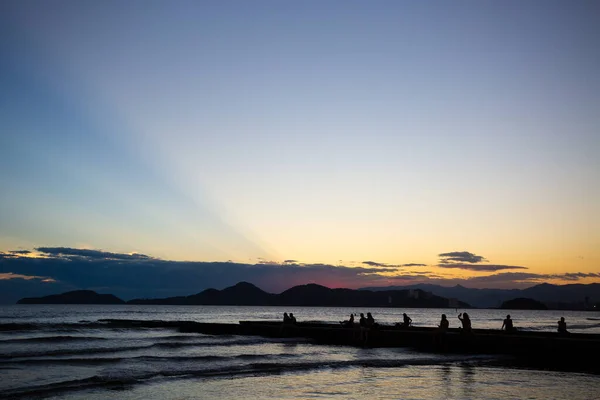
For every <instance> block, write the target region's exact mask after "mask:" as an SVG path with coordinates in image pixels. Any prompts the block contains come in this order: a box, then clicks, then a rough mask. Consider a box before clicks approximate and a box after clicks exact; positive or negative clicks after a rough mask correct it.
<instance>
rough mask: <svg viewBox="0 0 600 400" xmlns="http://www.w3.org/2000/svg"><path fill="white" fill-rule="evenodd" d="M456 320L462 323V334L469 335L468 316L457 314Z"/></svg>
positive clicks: (469, 319)
mask: <svg viewBox="0 0 600 400" xmlns="http://www.w3.org/2000/svg"><path fill="white" fill-rule="evenodd" d="M458 319H459V320H460V322H461V323H462V331H463V332H464V333H471V318H469V314H467V313H460V314H458Z"/></svg>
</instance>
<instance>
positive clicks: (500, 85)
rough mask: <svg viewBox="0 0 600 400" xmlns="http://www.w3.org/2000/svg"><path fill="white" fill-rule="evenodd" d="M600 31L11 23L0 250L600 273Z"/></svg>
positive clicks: (163, 14) (205, 22) (128, 5)
mask: <svg viewBox="0 0 600 400" xmlns="http://www.w3.org/2000/svg"><path fill="white" fill-rule="evenodd" d="M599 15H600V6H599V5H598V4H597V3H596V2H587V1H578V2H564V1H562V2H561V1H544V2H542V1H531V2H521V1H506V2H466V1H464V2H463V1H459V2H442V1H439V2H435V1H434V2H426V3H423V2H404V1H394V2H391V1H390V2H386V1H382V2H375V3H373V2H368V3H367V2H358V1H349V2H341V1H331V2H317V1H303V2H281V1H256V2H245V1H218V2H210V1H207V2H186V1H179V2H175V3H168V4H167V3H165V2H157V1H144V2H142V1H130V2H117V1H106V2H98V3H96V2H75V1H72V2H71V1H54V2H32V1H4V2H2V4H1V5H0V32H1V33H2V34H1V35H0V54H1V59H2V63H0V87H1V90H0V168H1V171H2V172H1V173H0V187H2V188H3V190H2V192H1V193H0V221H1V223H0V250H4V251H10V250H16V249H29V250H33V249H35V248H37V247H43V246H64V247H68V248H81V249H99V250H104V251H110V252H121V253H131V252H141V253H144V254H149V255H151V256H153V257H160V258H163V259H168V260H176V261H227V260H233V261H235V262H240V263H250V264H255V263H259V262H261V261H260V260H269V261H275V262H283V261H284V260H287V259H293V260H297V261H299V262H302V263H309V264H313V263H327V264H331V265H346V266H357V265H361V263H362V262H363V261H365V260H374V261H376V262H380V263H387V264H394V265H400V264H408V263H423V264H426V265H430V266H431V270H432V271H433V272H434V273H436V274H446V275H444V276H446V277H447V278H448V279H462V278H469V277H472V276H474V275H473V274H475V275H476V274H477V272H474V271H473V270H472V269H464V270H460V269H453V270H447V269H442V268H440V267H439V265H438V258H439V257H438V255H439V254H440V253H445V252H452V251H467V250H468V251H471V252H473V253H474V254H484V255H485V256H486V257H487V259H489V260H491V261H490V262H493V263H496V264H502V265H514V266H526V267H527V268H528V269H529V270H530V271H533V272H534V273H539V274H546V275H548V274H563V273H576V272H582V273H596V272H598V271H599V269H598V264H599V262H600V250H599V249H600V233H599V232H600V229H599V228H600V210H599V208H598V204H600V185H599V184H598V182H600V161H599V157H598V156H597V154H598V152H599V150H600V134H599V127H600V113H599V112H598V111H599V110H600V73H599V72H598V71H600V46H598V38H599V37H600V24H599V23H598V22H599ZM415 271H416V270H415ZM3 272H5V273H8V272H13V271H3ZM482 273H483V272H482ZM588 281H589V280H588Z"/></svg>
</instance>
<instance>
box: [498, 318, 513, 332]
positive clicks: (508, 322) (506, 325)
mask: <svg viewBox="0 0 600 400" xmlns="http://www.w3.org/2000/svg"><path fill="white" fill-rule="evenodd" d="M502 329H504V330H505V331H506V332H513V331H514V330H515V327H514V326H513V320H512V319H510V314H509V315H507V316H506V319H505V320H504V322H502V328H500V330H502Z"/></svg>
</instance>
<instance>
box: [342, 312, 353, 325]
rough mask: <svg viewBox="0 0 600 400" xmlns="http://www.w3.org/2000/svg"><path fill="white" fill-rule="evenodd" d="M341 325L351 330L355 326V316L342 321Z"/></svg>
mask: <svg viewBox="0 0 600 400" xmlns="http://www.w3.org/2000/svg"><path fill="white" fill-rule="evenodd" d="M340 324H342V325H343V326H345V327H346V328H351V327H353V326H354V314H350V318H349V319H348V320H346V321H340Z"/></svg>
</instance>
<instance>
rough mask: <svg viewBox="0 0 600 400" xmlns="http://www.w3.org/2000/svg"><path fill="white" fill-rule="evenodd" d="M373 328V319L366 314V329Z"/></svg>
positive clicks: (369, 314)
mask: <svg viewBox="0 0 600 400" xmlns="http://www.w3.org/2000/svg"><path fill="white" fill-rule="evenodd" d="M373 326H375V318H373V316H372V315H371V313H370V312H368V313H367V327H369V328H371V327H373Z"/></svg>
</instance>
